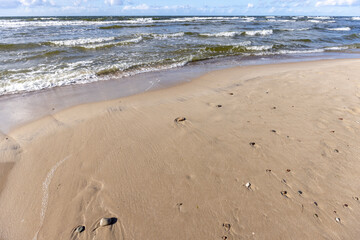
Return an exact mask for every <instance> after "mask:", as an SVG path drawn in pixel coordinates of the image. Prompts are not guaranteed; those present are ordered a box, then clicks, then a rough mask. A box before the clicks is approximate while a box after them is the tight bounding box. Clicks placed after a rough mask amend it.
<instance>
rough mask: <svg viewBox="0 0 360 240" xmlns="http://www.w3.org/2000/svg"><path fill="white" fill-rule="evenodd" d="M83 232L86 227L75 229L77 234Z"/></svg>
mask: <svg viewBox="0 0 360 240" xmlns="http://www.w3.org/2000/svg"><path fill="white" fill-rule="evenodd" d="M83 231H85V226H78V227H77V228H76V229H75V232H78V233H82V232H83Z"/></svg>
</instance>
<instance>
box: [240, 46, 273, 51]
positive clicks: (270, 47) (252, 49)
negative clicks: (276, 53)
mask: <svg viewBox="0 0 360 240" xmlns="http://www.w3.org/2000/svg"><path fill="white" fill-rule="evenodd" d="M272 48H273V45H263V46H249V47H246V49H248V50H251V51H266V50H270V49H272Z"/></svg>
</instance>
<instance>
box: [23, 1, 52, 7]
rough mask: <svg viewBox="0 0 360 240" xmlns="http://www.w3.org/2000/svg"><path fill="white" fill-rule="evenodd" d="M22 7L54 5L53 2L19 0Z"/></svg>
mask: <svg viewBox="0 0 360 240" xmlns="http://www.w3.org/2000/svg"><path fill="white" fill-rule="evenodd" d="M19 2H20V3H21V4H22V5H23V6H27V7H28V6H33V5H55V2H54V1H53V0H19Z"/></svg>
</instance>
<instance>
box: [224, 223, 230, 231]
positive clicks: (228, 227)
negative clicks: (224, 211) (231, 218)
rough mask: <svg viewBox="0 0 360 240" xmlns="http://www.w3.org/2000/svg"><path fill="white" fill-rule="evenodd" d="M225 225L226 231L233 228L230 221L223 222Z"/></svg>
mask: <svg viewBox="0 0 360 240" xmlns="http://www.w3.org/2000/svg"><path fill="white" fill-rule="evenodd" d="M223 227H224V229H225V231H227V232H228V231H230V228H231V224H230V223H223Z"/></svg>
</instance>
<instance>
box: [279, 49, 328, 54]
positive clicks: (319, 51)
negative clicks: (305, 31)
mask: <svg viewBox="0 0 360 240" xmlns="http://www.w3.org/2000/svg"><path fill="white" fill-rule="evenodd" d="M321 52H324V49H312V50H280V51H279V52H278V53H279V54H301V53H321Z"/></svg>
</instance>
